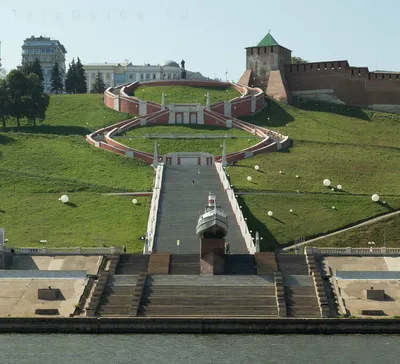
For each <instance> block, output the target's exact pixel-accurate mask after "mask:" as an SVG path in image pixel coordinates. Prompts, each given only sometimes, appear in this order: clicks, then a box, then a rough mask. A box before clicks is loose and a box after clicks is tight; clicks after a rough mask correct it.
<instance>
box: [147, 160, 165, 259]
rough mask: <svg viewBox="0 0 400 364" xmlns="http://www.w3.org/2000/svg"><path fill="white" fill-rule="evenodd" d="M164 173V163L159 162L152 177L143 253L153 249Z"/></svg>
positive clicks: (148, 252)
mask: <svg viewBox="0 0 400 364" xmlns="http://www.w3.org/2000/svg"><path fill="white" fill-rule="evenodd" d="M163 173H164V164H163V163H160V164H159V165H158V166H157V168H156V176H155V179H154V188H153V196H152V198H151V204H150V213H149V218H148V222H147V232H146V236H147V240H146V241H145V244H144V247H143V254H150V253H151V252H152V250H153V243H154V236H155V232H156V226H157V213H158V207H159V204H160V196H161V187H162V179H163Z"/></svg>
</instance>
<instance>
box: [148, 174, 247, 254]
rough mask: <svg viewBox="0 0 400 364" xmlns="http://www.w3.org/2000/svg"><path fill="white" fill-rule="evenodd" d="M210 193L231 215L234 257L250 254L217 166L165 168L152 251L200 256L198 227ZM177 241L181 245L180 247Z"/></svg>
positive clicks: (230, 224)
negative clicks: (214, 195) (212, 193)
mask: <svg viewBox="0 0 400 364" xmlns="http://www.w3.org/2000/svg"><path fill="white" fill-rule="evenodd" d="M199 172H200V173H199ZM192 180H194V184H193V183H192ZM210 191H211V192H214V193H215V194H216V198H217V204H218V205H221V207H222V208H223V209H224V210H225V212H226V213H227V214H228V224H229V232H228V235H227V237H226V240H227V241H228V242H229V243H230V250H231V253H232V254H246V253H247V249H246V245H245V242H244V239H243V236H242V234H241V232H240V229H239V226H238V224H237V222H236V219H235V216H234V214H233V211H232V208H231V205H230V203H229V200H228V197H227V195H226V193H225V191H224V189H223V186H222V184H221V182H220V179H219V176H218V174H217V171H216V169H215V166H166V167H165V169H164V177H163V186H162V192H161V200H160V206H159V209H158V216H157V227H156V234H155V242H154V247H153V251H155V252H169V253H174V254H176V253H179V254H199V253H200V241H199V238H198V237H197V236H196V224H197V220H198V218H199V216H200V214H202V213H203V212H204V206H205V205H206V204H207V199H208V193H209V192H210ZM177 240H179V241H180V244H179V246H177Z"/></svg>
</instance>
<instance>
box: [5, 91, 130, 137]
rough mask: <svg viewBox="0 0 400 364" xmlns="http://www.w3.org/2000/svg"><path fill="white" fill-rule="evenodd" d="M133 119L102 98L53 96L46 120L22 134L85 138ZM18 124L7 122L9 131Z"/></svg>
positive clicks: (23, 128) (27, 127)
mask: <svg viewBox="0 0 400 364" xmlns="http://www.w3.org/2000/svg"><path fill="white" fill-rule="evenodd" d="M131 117H132V115H130V114H126V113H120V112H117V111H114V110H112V109H110V108H108V107H106V106H104V102H103V95H98V94H85V95H51V96H50V104H49V108H48V109H47V111H46V119H45V120H44V121H43V123H38V126H37V127H36V128H33V127H32V126H28V125H26V122H25V123H24V120H23V121H22V123H21V125H22V126H23V127H22V128H21V129H20V130H19V131H22V132H25V133H29V134H32V133H39V134H57V135H86V134H88V133H89V132H91V131H95V130H98V129H100V128H102V127H104V126H107V125H112V124H115V123H117V122H119V121H122V120H126V119H129V118H131ZM16 126H17V123H16V121H15V120H12V119H11V120H9V121H8V122H7V129H6V130H7V131H9V129H13V130H14V131H17V129H16Z"/></svg>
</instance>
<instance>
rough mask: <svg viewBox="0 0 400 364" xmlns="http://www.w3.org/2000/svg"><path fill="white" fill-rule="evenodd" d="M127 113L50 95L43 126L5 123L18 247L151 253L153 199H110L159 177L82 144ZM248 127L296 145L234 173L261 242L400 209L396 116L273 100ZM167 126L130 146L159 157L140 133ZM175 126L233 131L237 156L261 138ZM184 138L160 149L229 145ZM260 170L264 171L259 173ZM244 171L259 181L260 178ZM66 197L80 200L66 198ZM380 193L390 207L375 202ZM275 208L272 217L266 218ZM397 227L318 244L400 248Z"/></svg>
mask: <svg viewBox="0 0 400 364" xmlns="http://www.w3.org/2000/svg"><path fill="white" fill-rule="evenodd" d="M178 89H179V88H177V90H176V91H177V92H178V91H179V93H181V94H180V96H179V95H178V96H179V100H177V101H181V102H189V100H190V97H191V96H190V95H189V94H188V93H185V91H183V88H182V89H180V90H178ZM197 91H198V90H197ZM145 92H146V91H145ZM198 92H199V94H200V91H198ZM203 92H204V90H202V91H201V93H203ZM223 92H225V94H224V93H223ZM223 92H222V94H223V95H225V96H227V95H228V94H229V92H226V91H223ZM235 92H236V91H235ZM159 93H160V92H159ZM160 94H161V93H160ZM212 94H213V92H211V95H212ZM178 96H176V97H178ZM227 98H231V97H230V96H229V97H227ZM155 101H157V100H155ZM128 117H130V115H128V114H122V113H117V112H115V111H113V110H110V109H108V108H106V107H105V106H104V105H103V98H102V96H101V95H56V96H51V101H50V106H49V109H48V112H47V119H46V120H45V122H44V123H43V124H42V125H40V126H38V127H37V128H33V127H28V126H24V127H22V128H21V129H19V130H17V128H16V124H15V123H13V121H9V122H8V124H7V128H6V129H5V130H0V161H1V163H0V187H1V188H0V201H1V202H0V226H1V227H4V228H5V230H6V237H7V238H8V239H9V244H10V245H13V246H38V245H40V244H39V241H40V240H43V239H46V240H48V245H49V246H78V245H79V246H103V245H104V246H111V245H122V244H126V245H127V246H128V250H129V251H131V252H133V251H134V252H140V251H141V250H142V248H143V242H142V241H141V240H140V237H141V236H142V235H143V234H144V233H145V231H146V224H147V216H148V208H149V203H150V199H149V198H140V199H138V200H139V201H140V204H138V205H136V206H134V205H133V204H132V202H131V200H132V197H129V196H118V197H114V196H105V195H103V194H104V193H108V192H126V191H128V192H133V191H148V190H151V187H152V179H153V175H154V172H153V170H152V169H151V168H150V167H149V166H147V165H144V164H142V163H141V162H138V161H136V160H133V159H126V158H123V157H120V156H116V155H113V154H111V153H108V152H106V151H102V150H99V149H96V148H94V147H92V146H90V145H89V144H88V143H87V142H86V141H85V139H84V135H85V134H87V133H88V131H93V130H96V129H98V128H101V127H103V126H105V125H109V124H113V123H115V122H118V121H120V120H124V119H126V118H128ZM245 120H247V121H249V122H252V123H255V124H258V125H263V126H266V127H269V128H271V129H274V130H279V131H281V132H282V133H286V132H287V133H288V134H289V136H290V137H292V138H293V139H294V146H293V147H292V148H290V150H287V151H283V152H280V153H271V154H266V155H261V156H257V157H254V158H249V159H246V160H243V161H241V162H238V163H237V164H235V165H234V166H231V167H229V168H228V173H229V174H230V177H231V182H232V184H233V185H234V186H235V188H236V190H240V191H247V192H251V193H255V194H243V195H241V194H239V198H240V203H241V205H242V206H243V210H244V213H245V216H246V217H247V219H248V223H249V227H250V229H251V230H252V231H253V232H255V231H259V232H260V234H261V236H262V237H263V238H264V239H263V249H270V250H271V249H275V248H277V247H279V246H284V245H287V244H290V243H291V242H293V241H294V240H296V239H298V238H300V237H312V236H319V235H321V234H325V233H327V232H329V231H334V230H336V229H339V228H341V227H345V226H349V225H352V224H354V223H356V222H357V221H363V220H365V219H368V218H370V217H373V216H377V215H382V214H385V213H387V212H389V211H392V210H396V209H399V208H400V187H399V183H398V182H399V176H400V142H399V141H400V116H399V115H392V114H385V113H378V112H372V111H369V110H362V109H357V108H347V107H343V106H332V105H326V104H322V103H310V102H308V103H298V104H295V105H294V106H286V105H279V104H277V103H275V102H272V101H271V102H270V103H269V106H268V107H267V108H266V109H264V110H263V111H262V112H261V113H259V114H257V115H255V116H252V117H248V118H245ZM170 128H172V127H171V126H157V127H149V128H139V129H137V130H134V131H132V132H129V133H128V134H127V138H121V140H123V142H124V143H127V144H130V143H132V145H133V146H134V147H137V148H139V149H143V150H148V151H152V150H153V145H154V139H144V138H142V137H143V135H145V134H149V133H156V134H164V133H171V129H170ZM173 128H174V133H178V134H183V133H191V134H192V133H210V134H221V133H225V132H228V133H232V134H233V135H234V136H235V137H237V138H236V139H233V140H230V141H228V143H227V147H228V152H229V151H231V147H232V148H233V150H237V149H241V145H239V144H240V143H244V144H243V147H245V146H247V145H248V144H249V143H253V142H254V141H253V140H252V139H251V137H250V138H247V137H246V138H240V137H241V136H244V135H246V136H247V135H248V134H242V133H243V132H241V131H237V130H227V129H222V128H221V129H215V128H207V127H201V128H200V127H193V126H184V125H182V126H174V127H173ZM129 139H132V140H131V141H130V140H129ZM249 139H250V142H249ZM187 141H188V140H179V141H173V140H167V139H159V140H158V143H159V144H160V148H159V151H160V153H167V152H169V151H179V150H193V151H195V150H203V151H206V152H207V151H208V152H212V153H215V154H219V152H220V150H221V147H220V145H221V144H222V139H221V140H220V139H218V140H213V141H211V142H208V141H207V142H204V141H203V140H201V139H194V140H189V143H187ZM230 142H233V144H232V145H230ZM256 164H258V165H259V166H260V167H261V168H260V170H259V171H255V169H254V166H255V165H256ZM279 171H281V172H282V173H279ZM296 175H298V176H299V177H298V178H296ZM247 176H252V181H251V182H249V181H247ZM325 178H329V179H330V180H331V181H332V185H333V186H337V185H338V184H341V185H342V186H343V190H342V191H338V190H335V191H332V190H331V189H329V188H326V187H324V186H323V184H322V181H323V180H324V179H325ZM64 193H66V194H68V195H69V196H70V202H71V204H68V205H67V204H62V203H61V202H60V201H59V200H58V198H59V197H60V196H61V195H62V194H64ZM373 193H378V194H379V195H380V196H381V201H383V200H385V202H386V203H385V204H383V203H373V202H371V195H372V194H373ZM332 206H335V209H332ZM290 209H292V212H290ZM269 210H271V211H273V213H274V215H273V217H268V215H267V212H268V211H269ZM399 224H400V218H399V217H396V218H392V219H388V220H384V221H383V222H379V223H375V224H371V225H368V226H367V227H362V228H359V229H354V230H352V231H349V232H346V233H343V234H338V235H335V236H334V237H332V238H329V239H327V240H323V241H321V242H320V243H319V244H318V245H325V246H328V245H335V246H365V245H366V243H367V242H368V241H375V242H376V244H377V246H379V244H385V245H386V246H398V245H399V241H398V236H399V229H400V227H399ZM383 237H385V238H383Z"/></svg>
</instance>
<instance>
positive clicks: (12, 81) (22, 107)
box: [0, 70, 50, 128]
mask: <svg viewBox="0 0 400 364" xmlns="http://www.w3.org/2000/svg"><path fill="white" fill-rule="evenodd" d="M49 101H50V99H49V96H48V95H46V94H45V93H44V89H43V83H42V81H41V80H40V78H39V76H38V75H37V74H36V73H34V72H31V73H30V74H29V75H26V74H25V73H24V72H22V71H19V70H12V71H11V72H10V73H9V74H8V75H7V76H6V78H4V79H0V119H1V121H2V124H3V128H5V127H6V120H7V119H8V118H10V117H14V118H15V119H16V120H17V125H18V127H20V125H21V124H20V123H21V119H22V118H26V119H27V120H28V121H29V122H31V123H33V126H36V121H37V120H39V121H43V120H44V118H45V113H46V109H47V107H48V106H49Z"/></svg>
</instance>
